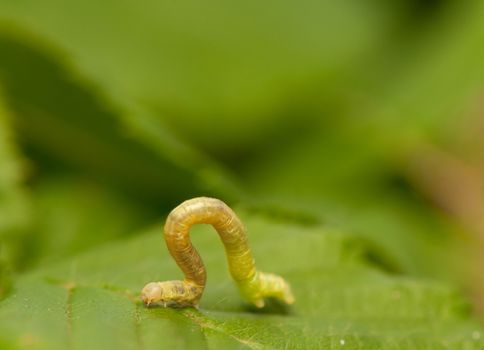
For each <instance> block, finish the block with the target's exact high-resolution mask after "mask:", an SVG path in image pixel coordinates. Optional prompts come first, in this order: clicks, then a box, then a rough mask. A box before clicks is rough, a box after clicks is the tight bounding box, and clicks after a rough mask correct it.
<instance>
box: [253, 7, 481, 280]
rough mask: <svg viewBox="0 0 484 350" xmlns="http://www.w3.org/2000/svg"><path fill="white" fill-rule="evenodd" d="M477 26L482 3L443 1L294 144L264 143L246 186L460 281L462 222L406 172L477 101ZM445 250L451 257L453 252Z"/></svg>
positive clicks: (415, 268)
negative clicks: (343, 105)
mask: <svg viewBox="0 0 484 350" xmlns="http://www.w3.org/2000/svg"><path fill="white" fill-rule="evenodd" d="M483 23H484V6H483V3H482V2H480V1H469V2H452V1H450V2H448V3H447V5H446V6H445V7H444V8H443V9H442V12H441V13H440V16H439V17H438V18H435V19H434V20H433V21H432V22H429V23H428V26H427V27H425V28H423V29H422V30H421V31H419V32H417V33H414V35H413V36H410V38H411V39H413V41H412V42H411V43H407V44H406V45H407V46H403V44H402V43H396V44H394V45H393V46H389V49H392V48H393V49H394V50H393V51H392V50H390V53H388V54H386V55H380V56H379V57H378V59H376V60H375V62H372V63H370V64H369V67H368V76H367V79H366V80H364V81H359V82H357V84H358V85H359V86H360V88H361V89H362V90H361V92H360V95H359V96H357V95H356V96H355V95H353V96H351V95H350V96H348V101H347V104H348V105H349V106H350V107H348V108H347V109H344V110H340V111H339V112H337V113H335V115H331V116H330V117H327V118H326V119H328V120H327V121H326V119H325V118H322V121H321V123H320V126H319V128H316V127H315V128H313V131H312V132H310V133H306V134H304V135H303V137H302V138H301V137H300V136H298V134H297V131H296V132H295V133H296V135H295V136H294V137H296V138H297V137H299V140H300V141H299V142H293V143H289V146H287V145H286V144H283V145H282V146H281V147H280V148H278V149H276V148H274V149H272V151H274V152H272V153H267V154H265V153H264V152H263V151H264V150H262V152H261V153H262V155H260V154H259V156H260V160H259V161H258V162H255V163H254V164H253V166H252V167H251V168H250V169H248V171H247V175H246V177H247V179H248V182H249V183H250V184H251V185H250V186H249V187H250V188H253V189H254V192H255V193H257V196H259V197H261V198H262V201H266V200H267V201H269V202H271V203H278V204H279V205H280V206H285V207H290V206H292V207H297V208H298V209H299V210H300V211H302V212H305V213H306V214H312V215H313V216H315V217H318V218H320V219H322V220H330V221H336V222H337V225H338V226H339V227H345V228H346V229H348V230H351V231H354V232H357V233H359V234H361V235H363V236H365V237H368V238H370V239H371V240H372V241H374V242H375V244H378V245H382V246H383V247H384V248H385V249H386V250H388V251H389V252H391V254H390V255H391V256H392V257H393V258H394V259H395V260H396V261H397V263H398V264H399V265H400V266H401V268H402V270H403V271H405V272H408V273H412V274H414V275H424V276H425V275H432V276H439V277H442V278H451V279H455V278H460V276H459V275H460V274H461V273H462V271H458V269H454V268H452V267H451V266H452V265H453V264H454V263H455V260H456V259H457V258H456V257H457V256H458V253H457V251H458V248H456V247H462V246H464V245H465V244H467V243H468V242H464V239H462V236H461V235H460V233H461V232H459V231H461V230H462V229H459V228H456V225H455V224H453V223H452V222H451V220H449V219H448V218H445V217H443V214H442V213H438V212H437V211H436V209H435V208H432V206H431V205H429V204H430V203H428V202H426V201H425V199H424V198H422V196H421V195H420V193H418V190H417V188H416V186H414V185H413V184H412V182H411V181H410V180H409V179H408V176H407V171H408V170H407V169H408V167H409V166H410V164H409V163H410V161H411V160H412V158H413V156H414V155H415V154H418V153H419V152H420V151H421V150H422V146H424V145H425V144H427V143H431V142H433V141H435V140H436V139H439V138H445V135H453V134H454V135H455V127H456V122H459V121H462V118H465V117H466V116H467V112H468V111H469V109H471V108H473V107H474V106H475V102H474V101H473V100H474V99H479V98H480V95H481V93H482V88H483V87H484V85H483V82H484V79H483V78H484V63H483V62H484V45H483V44H482V43H483V40H482V39H483V38H484V25H483ZM463 24H465V25H463ZM402 47H403V48H404V49H405V50H402ZM360 77H361V76H360ZM360 84H361V85H360ZM360 88H359V89H360ZM444 130H447V131H445V132H443V131H444ZM277 151H279V152H277ZM449 251H452V252H453V253H452V254H451V255H453V254H454V253H455V254H456V256H455V257H452V258H451V259H449V258H448V254H449V253H448V252H449ZM442 261H445V263H449V267H448V268H443V267H442ZM456 271H457V273H456Z"/></svg>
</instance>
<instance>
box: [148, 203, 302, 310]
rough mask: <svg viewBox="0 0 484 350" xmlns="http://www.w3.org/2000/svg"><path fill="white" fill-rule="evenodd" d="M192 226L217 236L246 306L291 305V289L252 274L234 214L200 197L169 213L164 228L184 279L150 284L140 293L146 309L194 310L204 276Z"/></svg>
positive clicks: (279, 280) (252, 265)
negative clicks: (212, 230)
mask: <svg viewBox="0 0 484 350" xmlns="http://www.w3.org/2000/svg"><path fill="white" fill-rule="evenodd" d="M196 224H210V225H212V226H213V227H214V228H215V230H216V231H217V232H218V234H219V235H220V238H221V239H222V242H223V244H224V246H225V251H226V254H227V260H228V265H229V270H230V274H231V275H232V277H233V279H234V280H235V282H236V283H237V286H238V287H239V290H240V292H241V294H242V296H243V297H244V298H245V299H246V300H247V301H248V302H250V303H251V304H253V305H255V306H256V307H259V308H261V307H264V305H265V302H264V298H266V297H274V298H277V299H280V300H281V301H283V302H285V303H287V304H292V303H293V302H294V297H293V295H292V293H291V289H290V287H289V284H288V283H287V282H286V281H285V280H284V279H283V278H282V277H279V276H277V275H274V274H271V273H264V272H260V271H257V270H256V268H255V263H254V258H253V257H252V252H251V251H250V247H249V244H248V241H247V235H246V233H245V229H244V226H243V225H242V222H241V221H240V220H239V218H238V217H237V216H236V215H235V213H234V212H233V211H232V209H230V208H229V207H228V206H227V205H226V204H225V203H224V202H222V201H220V200H218V199H215V198H207V197H199V198H193V199H190V200H187V201H185V202H183V203H182V204H180V205H179V206H178V207H176V208H175V209H173V211H172V212H171V213H170V215H169V216H168V218H167V220H166V224H165V230H164V232H165V241H166V245H167V247H168V250H169V251H170V254H171V255H172V257H173V258H174V259H175V261H176V263H177V265H178V266H179V267H180V269H181V270H182V271H183V273H184V274H185V279H184V280H183V281H165V282H151V283H148V284H147V285H146V286H145V287H144V288H143V290H142V292H141V298H142V300H143V301H144V303H145V304H146V305H148V306H150V305H158V306H164V307H166V306H173V307H190V306H195V307H198V303H199V301H200V298H201V297H202V293H203V290H204V288H205V282H206V279H207V273H206V271H205V266H204V264H203V262H202V259H201V257H200V255H199V254H198V252H197V250H196V249H195V248H194V247H193V245H192V242H191V241H190V237H189V231H190V228H191V227H192V226H193V225H196Z"/></svg>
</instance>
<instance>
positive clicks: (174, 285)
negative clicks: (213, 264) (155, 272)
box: [141, 281, 203, 307]
mask: <svg viewBox="0 0 484 350" xmlns="http://www.w3.org/2000/svg"><path fill="white" fill-rule="evenodd" d="M202 291H203V290H201V289H200V288H197V287H196V286H193V285H191V284H188V283H187V282H185V281H165V282H151V283H148V284H147V285H146V286H145V287H144V288H143V290H142V291H141V299H142V300H143V302H144V303H145V304H146V306H163V307H167V306H171V307H187V306H195V307H196V306H197V304H198V301H199V299H200V296H201V294H202V293H201V292H202Z"/></svg>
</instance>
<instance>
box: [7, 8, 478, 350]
mask: <svg viewBox="0 0 484 350" xmlns="http://www.w3.org/2000/svg"><path fill="white" fill-rule="evenodd" d="M483 73H484V2H482V1H479V0H474V1H473V0H468V1H457V0H427V1H424V0H410V1H401V0H399V1H392V2H386V1H381V0H365V1H354V0H346V1H327V0H323V1H313V0H303V1H299V2H290V1H252V0H248V1H244V2H230V1H228V2H224V1H217V0H208V1H204V2H198V1H193V0H187V1H152V0H148V1H139V2H135V1H128V0H116V1H114V0H106V1H97V2H96V1H79V2H71V1H65V0H46V1H34V0H12V1H9V0H1V1H0V92H1V93H0V101H1V103H0V244H1V245H0V260H1V263H0V295H2V297H7V298H8V296H9V295H12V293H14V291H15V288H16V287H15V286H16V283H17V282H16V281H22V280H23V279H24V278H25V277H24V276H30V275H31V274H32V272H34V273H35V271H42V269H43V268H44V266H53V265H56V266H57V265H59V266H62V265H63V264H64V265H66V264H67V263H66V261H70V260H69V259H71V258H72V257H76V256H79V254H83V253H85V252H88V251H90V250H91V249H94V248H96V247H98V246H99V247H103V246H109V245H110V244H111V243H113V242H124V241H125V240H126V239H130V238H133V237H134V236H136V235H137V232H140V230H143V229H146V228H147V227H151V226H152V225H154V224H159V223H160V222H162V221H163V219H164V218H165V217H166V215H167V213H168V212H169V211H170V210H171V209H172V208H173V207H174V206H176V205H177V204H179V203H180V202H181V201H183V200H185V199H188V198H191V197H195V196H201V195H205V196H215V197H218V198H220V199H222V200H224V201H226V202H227V203H228V204H230V205H231V206H234V207H235V208H236V209H238V210H240V212H241V213H244V214H243V215H245V216H248V217H254V216H256V217H264V218H268V219H269V220H273V221H274V222H277V223H280V224H285V223H287V224H288V225H299V226H300V227H303V228H304V229H306V228H310V229H313V228H321V227H322V228H324V229H336V230H339V231H341V232H344V234H345V235H348V236H351V237H357V238H358V239H360V240H361V241H364V242H365V245H366V246H368V247H371V248H368V249H369V251H368V254H367V255H368V256H367V258H368V259H369V260H371V262H372V264H374V265H375V266H378V268H380V269H381V270H383V271H386V273H389V274H394V275H397V276H405V277H406V278H412V279H416V280H417V281H420V280H429V281H438V282H439V283H445V284H448V285H450V286H453V287H454V288H455V289H456V290H457V291H458V292H459V293H461V295H462V296H463V298H464V299H465V300H467V301H468V302H469V304H470V305H471V306H470V308H471V311H470V312H469V315H470V316H469V317H470V318H474V317H477V318H479V317H481V318H484V280H483V278H482V276H483V274H482V269H483V267H484V139H483V136H484V99H483V98H484V97H483V96H484V76H483ZM160 232H161V230H160ZM128 236H129V237H128ZM162 244H163V243H162V240H161V234H160V237H159V245H160V247H159V248H160V250H161V249H164V247H163V246H162ZM214 249H221V247H215V248H214ZM285 249H288V250H291V249H297V247H289V246H288V247H282V248H281V250H282V252H281V254H284V252H283V251H284V250H285ZM307 258H308V259H311V257H307ZM274 259H275V258H274ZM209 273H210V271H209ZM160 275H161V276H159V278H163V274H162V273H160ZM307 278H309V279H310V278H318V277H317V271H316V272H315V273H314V274H313V277H307ZM227 279H228V276H227ZM140 287H141V286H140ZM7 300H8V299H7ZM207 308H208V309H210V307H207ZM1 310H2V307H1V302H0V314H1ZM473 334H474V336H475V334H476V333H473ZM479 334H480V333H479ZM479 337H480V336H479ZM479 337H477V338H479ZM474 338H476V337H474ZM1 339H2V329H1V326H0V340H1ZM27 343H28V342H27ZM0 344H1V342H0ZM22 344H24V343H22ZM22 346H23V345H22ZM22 346H21V348H22ZM355 348H358V347H355ZM370 348H371V347H370Z"/></svg>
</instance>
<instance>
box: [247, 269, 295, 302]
mask: <svg viewBox="0 0 484 350" xmlns="http://www.w3.org/2000/svg"><path fill="white" fill-rule="evenodd" d="M247 290H248V291H249V293H247V294H246V295H247V296H249V298H247V299H248V300H250V302H251V303H252V304H253V305H254V306H255V307H257V308H263V307H264V306H265V305H266V304H265V300H264V299H265V298H275V299H278V300H280V301H281V302H283V303H285V304H287V305H291V304H294V302H295V298H294V295H293V294H292V291H291V287H290V285H289V283H287V282H286V281H285V280H284V279H283V278H282V277H280V276H277V275H274V274H271V273H263V272H259V273H258V275H257V278H256V279H255V280H254V282H253V283H251V285H250V286H249V288H247Z"/></svg>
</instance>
